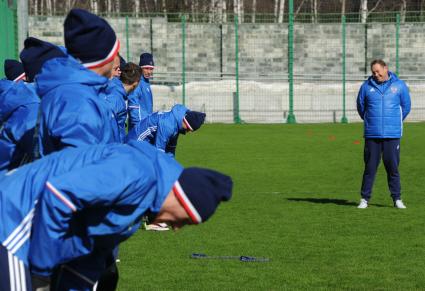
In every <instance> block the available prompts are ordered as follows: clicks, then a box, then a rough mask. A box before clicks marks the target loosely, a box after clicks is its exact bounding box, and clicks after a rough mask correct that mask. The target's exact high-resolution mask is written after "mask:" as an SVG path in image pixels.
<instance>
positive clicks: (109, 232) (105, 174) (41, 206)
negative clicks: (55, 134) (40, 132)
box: [0, 142, 183, 281]
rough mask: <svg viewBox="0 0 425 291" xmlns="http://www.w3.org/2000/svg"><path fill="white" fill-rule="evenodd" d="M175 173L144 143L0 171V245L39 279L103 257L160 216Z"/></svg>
mask: <svg viewBox="0 0 425 291" xmlns="http://www.w3.org/2000/svg"><path fill="white" fill-rule="evenodd" d="M182 170H183V168H182V167H181V166H180V165H179V164H178V163H177V162H176V161H175V160H174V159H172V158H170V157H168V155H166V154H164V153H161V152H159V151H157V150H156V149H155V148H153V147H152V146H151V145H148V144H147V143H138V142H130V143H128V144H110V145H99V146H89V147H79V148H68V149H65V150H63V151H60V152H57V153H54V154H51V155H49V156H46V157H44V158H42V159H40V160H38V161H35V162H33V163H31V164H27V165H25V166H23V167H20V168H18V169H15V170H12V171H10V172H7V173H6V172H5V171H4V172H2V173H0V220H1V224H0V242H1V243H2V245H4V246H5V247H6V248H7V249H8V250H9V251H10V252H11V253H12V254H14V255H16V256H17V257H18V258H19V259H21V260H22V261H23V262H24V263H25V264H26V265H29V266H30V269H31V271H32V273H34V274H38V275H41V276H50V275H51V274H52V271H53V270H54V268H55V267H57V266H58V265H60V264H63V263H66V262H69V261H73V260H74V259H76V258H79V257H82V256H86V255H89V254H91V253H94V252H96V254H97V256H99V254H110V252H111V250H112V249H113V248H114V247H116V246H117V245H118V244H119V243H120V242H122V241H124V240H125V239H127V238H128V237H129V236H131V235H132V234H133V233H134V232H135V231H136V230H137V229H138V227H139V222H140V219H141V217H142V216H143V214H144V213H145V212H146V211H147V210H150V211H151V212H154V213H155V212H158V211H159V210H160V208H161V206H162V204H163V202H164V200H165V198H166V196H167V195H168V193H169V191H170V190H171V189H172V186H173V184H174V182H175V181H176V180H177V179H178V177H179V176H180V174H181V172H182ZM98 250H102V251H98ZM103 250H105V251H103ZM96 260H99V258H98V257H97V258H96ZM0 268H1V266H0ZM97 271H98V272H97V276H98V275H99V274H100V273H101V272H102V271H103V270H97ZM91 279H92V280H94V281H96V280H97V279H98V278H97V277H96V276H94V277H92V278H91Z"/></svg>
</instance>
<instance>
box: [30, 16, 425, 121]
mask: <svg viewBox="0 0 425 291" xmlns="http://www.w3.org/2000/svg"><path fill="white" fill-rule="evenodd" d="M107 20H108V21H109V22H110V23H111V25H112V26H113V27H114V29H115V31H116V32H117V35H118V37H119V39H120V40H121V47H122V49H121V54H122V55H123V56H124V57H125V58H127V42H126V20H125V18H110V19H107ZM62 23H63V17H37V18H36V17H30V19H29V32H30V35H32V36H35V37H39V38H42V39H44V40H47V41H50V42H53V43H56V44H63V35H62V31H63V25H62ZM128 27H129V56H130V57H129V60H130V61H133V62H136V63H138V59H139V55H140V53H141V52H146V51H147V52H151V51H152V52H153V54H154V58H155V64H156V69H155V79H154V81H155V82H154V83H156V84H157V85H155V86H153V90H154V99H155V109H157V110H159V109H168V108H169V107H170V106H171V105H172V104H174V103H179V102H182V86H181V80H182V77H181V67H182V26H181V23H167V22H166V21H165V20H164V19H163V18H152V19H145V18H138V19H129V20H128ZM424 31H425V24H422V23H415V24H413V23H409V24H403V25H401V27H400V42H399V43H400V49H399V56H400V72H401V75H402V77H403V78H404V79H407V80H408V83H409V80H410V85H411V87H410V88H411V92H412V100H413V106H414V108H416V110H413V111H412V117H411V120H425V102H424V101H423V100H424V97H423V96H424V93H425V92H424V91H425V89H424V87H423V84H424V83H425V81H414V80H417V79H422V80H423V79H425V78H424V77H422V75H423V73H424V72H425V54H424V53H423V51H424V49H425V40H424V39H425V38H424V37H423V32H424ZM395 32H396V28H395V25H394V24H368V27H365V26H364V25H361V24H347V27H346V40H347V41H346V72H347V80H350V82H349V83H348V84H347V93H346V95H347V114H348V118H349V120H350V121H360V119H359V118H358V117H357V113H356V111H355V98H356V96H357V90H358V88H359V86H360V84H361V81H362V80H363V79H364V77H365V75H368V74H369V62H370V61H371V60H372V59H374V58H383V59H385V60H386V61H387V62H388V63H389V66H390V69H391V70H395V56H396V45H395V44H396V41H395ZM294 34H295V35H294V75H295V80H296V82H295V88H294V100H295V103H294V110H295V112H296V117H297V121H300V122H332V121H333V120H334V119H335V120H337V121H339V120H340V119H341V110H342V82H341V79H342V76H341V73H342V28H341V25H340V24H298V23H296V25H295V27H294ZM186 40H187V41H186V46H185V50H186V69H187V76H186V81H187V82H188V83H187V84H186V102H187V104H188V105H189V106H190V107H192V109H195V110H202V111H206V112H207V113H208V118H209V121H214V122H231V121H232V120H233V95H234V92H235V91H236V82H235V76H234V74H235V30H234V26H233V24H224V25H222V26H219V25H217V24H206V23H202V24H194V23H188V24H187V28H186ZM287 43H288V30H287V24H241V25H240V27H239V72H240V84H239V89H240V109H241V117H242V119H244V120H245V121H248V122H282V121H284V120H285V114H286V113H287V111H288V82H287V72H288V61H287V55H288V49H287V47H288V45H287ZM164 83H165V85H164Z"/></svg>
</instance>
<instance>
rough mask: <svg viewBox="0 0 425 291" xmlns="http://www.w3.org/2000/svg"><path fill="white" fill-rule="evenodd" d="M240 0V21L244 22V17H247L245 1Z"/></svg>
mask: <svg viewBox="0 0 425 291" xmlns="http://www.w3.org/2000/svg"><path fill="white" fill-rule="evenodd" d="M238 1H239V8H238V9H239V23H242V22H244V18H245V8H244V2H243V0H238Z"/></svg>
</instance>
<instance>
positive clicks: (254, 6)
mask: <svg viewBox="0 0 425 291" xmlns="http://www.w3.org/2000/svg"><path fill="white" fill-rule="evenodd" d="M256 10H257V1H256V0H252V14H251V22H252V23H255V12H256Z"/></svg>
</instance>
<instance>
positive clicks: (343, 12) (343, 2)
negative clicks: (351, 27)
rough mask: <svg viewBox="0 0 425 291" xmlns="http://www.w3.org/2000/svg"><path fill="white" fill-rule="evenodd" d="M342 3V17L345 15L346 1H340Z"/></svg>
mask: <svg viewBox="0 0 425 291" xmlns="http://www.w3.org/2000/svg"><path fill="white" fill-rule="evenodd" d="M340 1H341V15H345V4H346V3H345V0H340Z"/></svg>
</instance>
